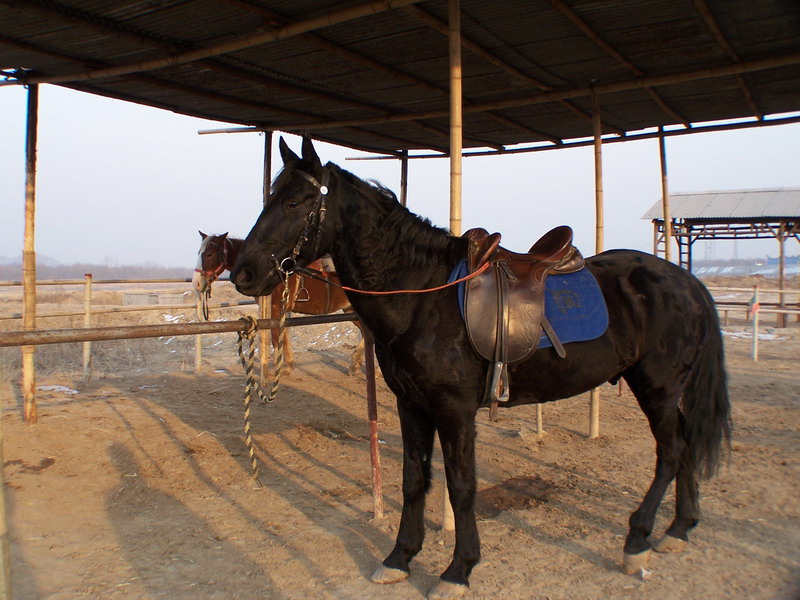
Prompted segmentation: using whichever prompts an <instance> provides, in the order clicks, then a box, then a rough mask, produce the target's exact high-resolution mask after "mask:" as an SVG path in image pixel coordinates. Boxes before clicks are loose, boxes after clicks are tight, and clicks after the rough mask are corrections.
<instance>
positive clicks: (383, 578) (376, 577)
mask: <svg viewBox="0 0 800 600" xmlns="http://www.w3.org/2000/svg"><path fill="white" fill-rule="evenodd" d="M407 578H408V571H403V570H402V569H394V568H392V567H387V566H386V565H381V566H380V567H378V568H377V569H375V572H374V573H373V574H372V577H370V578H369V580H370V581H371V582H372V583H397V582H398V581H403V580H404V579H407Z"/></svg>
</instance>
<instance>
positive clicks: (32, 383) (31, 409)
mask: <svg viewBox="0 0 800 600" xmlns="http://www.w3.org/2000/svg"><path fill="white" fill-rule="evenodd" d="M38 121H39V86H38V85H31V86H30V87H29V88H28V125H27V132H26V138H25V240H24V247H23V251H22V282H23V283H22V294H23V316H22V326H23V328H24V329H25V330H26V331H32V330H34V329H36V252H35V244H34V240H35V232H36V226H35V225H36V151H37V130H38ZM34 351H35V349H34V347H33V346H25V347H23V348H22V396H23V402H24V418H25V421H26V422H27V423H36V421H37V419H38V415H37V413H36V395H35V394H36V370H35V369H36V368H35V365H34Z"/></svg>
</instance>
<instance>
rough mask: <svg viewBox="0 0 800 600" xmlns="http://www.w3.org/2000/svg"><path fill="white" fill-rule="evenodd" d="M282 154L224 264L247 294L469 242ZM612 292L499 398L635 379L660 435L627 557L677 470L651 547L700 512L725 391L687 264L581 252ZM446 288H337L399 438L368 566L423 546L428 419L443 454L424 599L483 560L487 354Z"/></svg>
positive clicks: (410, 260) (385, 573)
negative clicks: (562, 350)
mask: <svg viewBox="0 0 800 600" xmlns="http://www.w3.org/2000/svg"><path fill="white" fill-rule="evenodd" d="M280 148H281V156H282V158H283V162H284V167H283V170H282V171H281V173H280V174H279V175H278V177H277V178H276V180H275V184H274V188H273V192H272V194H271V196H270V198H269V200H268V202H267V205H266V207H265V208H264V211H263V213H262V214H261V216H260V217H259V218H258V221H256V224H255V225H254V227H253V229H252V231H251V232H250V234H249V235H248V236H247V239H246V241H245V245H244V247H243V248H242V251H241V253H240V254H239V258H238V260H237V263H236V266H235V268H234V270H233V273H232V276H231V279H232V280H233V281H234V282H235V284H236V287H237V289H238V290H239V291H240V292H241V293H243V294H248V295H251V296H263V295H268V294H269V293H270V292H271V291H272V289H273V288H274V287H275V286H276V285H277V284H278V283H280V281H281V278H282V271H291V270H292V269H294V268H299V267H302V266H303V265H306V264H308V263H310V262H311V261H313V260H314V259H316V258H318V257H320V256H322V255H323V254H326V253H328V254H330V255H331V256H332V257H333V260H334V262H335V263H336V268H337V271H338V273H339V276H340V278H341V281H342V283H343V284H344V285H346V286H349V287H351V288H356V289H359V290H370V291H390V290H401V289H423V288H431V287H436V286H439V285H441V284H443V283H444V282H446V281H447V279H448V275H449V274H450V272H451V271H452V270H453V268H454V266H455V265H456V264H457V263H458V262H459V261H461V260H462V259H463V258H464V257H465V255H466V252H467V242H466V240H464V239H462V238H459V237H453V236H451V235H449V234H448V232H446V231H445V230H443V229H439V228H436V227H434V226H433V225H431V224H430V223H429V222H428V221H425V220H423V219H421V218H419V217H417V216H416V215H414V214H412V213H411V212H409V211H408V210H407V209H406V208H404V207H403V206H401V205H400V204H399V203H398V202H397V199H396V198H395V196H394V194H392V193H391V192H389V191H388V190H386V189H384V188H382V187H380V186H377V185H376V184H371V183H367V182H364V181H362V180H360V179H358V178H357V177H355V176H354V175H352V174H351V173H348V172H347V171H344V170H343V169H341V168H339V167H338V166H336V165H334V164H331V163H328V164H327V165H324V166H323V165H322V163H321V162H320V160H319V157H318V156H317V154H316V151H315V150H314V147H313V145H312V143H311V141H310V140H309V139H305V140H304V141H303V150H302V158H301V157H298V156H297V155H296V154H295V153H294V152H292V151H291V150H290V149H289V148H288V147H287V145H286V144H285V142H284V141H283V140H282V139H281V144H280ZM586 266H587V267H588V269H589V270H590V271H591V273H592V274H593V275H594V276H595V278H596V279H597V281H598V283H599V285H600V288H601V289H602V292H603V295H604V297H605V300H606V304H607V305H608V310H609V326H608V329H607V331H606V332H605V334H603V335H602V337H600V338H598V339H596V340H593V341H588V342H577V343H572V344H567V345H566V350H567V354H566V358H559V357H558V356H557V355H556V353H555V352H554V351H553V349H552V348H542V349H539V350H537V351H536V352H534V353H533V355H532V357H531V358H530V359H528V360H525V361H524V362H521V363H518V364H516V365H513V366H512V367H511V368H510V391H511V397H510V400H509V401H508V402H507V403H505V405H506V406H513V405H519V404H529V403H541V402H550V401H552V400H558V399H561V398H568V397H570V396H574V395H576V394H580V393H582V392H585V391H587V390H590V389H592V388H594V387H596V386H598V385H600V384H602V383H604V382H606V381H610V382H616V381H617V380H619V379H620V378H623V379H625V381H626V382H627V383H628V385H629V386H630V388H631V390H632V391H633V393H634V394H635V396H636V398H637V400H638V402H639V406H640V407H641V409H642V411H644V413H645V415H646V416H647V419H648V421H649V424H650V429H651V431H652V433H653V436H654V437H655V440H656V444H657V446H656V466H655V477H654V479H653V482H652V484H651V485H650V488H649V489H648V491H647V494H646V495H645V497H644V500H643V501H642V503H641V505H640V506H639V508H638V509H637V510H636V511H635V512H634V513H633V514H632V515H631V516H630V519H629V526H630V527H629V532H628V536H627V539H626V541H625V547H624V552H625V556H624V558H625V561H624V568H625V570H626V572H629V573H634V572H638V571H639V570H640V569H641V568H643V566H644V565H645V564H646V563H645V562H644V561H645V560H646V558H647V557H648V555H649V553H650V550H651V543H650V541H649V540H648V537H649V536H650V533H651V531H652V529H653V523H654V520H655V515H656V510H657V508H658V506H659V504H660V502H661V500H662V498H663V496H664V493H665V491H666V489H667V487H668V485H669V484H670V482H672V481H673V479H676V481H677V483H676V510H675V512H676V514H675V519H674V521H673V522H672V524H671V525H670V526H669V528H668V529H667V531H666V535H665V536H664V538H662V540H660V541H659V543H658V544H657V547H656V550H662V551H673V552H674V551H679V550H681V549H682V548H683V546H684V545H685V544H686V542H687V540H688V531H689V529H691V528H693V527H694V526H695V525H697V523H698V519H699V515H700V509H699V486H698V480H699V479H700V478H708V477H711V476H712V475H713V474H714V473H715V471H716V470H717V467H718V465H719V463H720V459H721V458H722V454H723V450H724V444H725V443H727V444H729V443H730V433H731V421H730V404H729V401H728V393H727V386H726V376H725V371H724V365H723V345H722V337H721V335H720V330H719V322H718V319H717V313H716V310H715V308H714V304H713V301H712V299H711V297H710V295H709V294H708V292H707V291H706V289H705V287H704V286H703V285H702V284H701V283H700V282H699V281H698V280H697V279H695V278H694V277H693V276H692V275H691V274H690V273H688V272H686V271H685V270H683V269H681V268H679V267H677V266H675V265H673V264H671V263H669V262H666V261H664V260H661V259H659V258H656V257H653V256H651V255H648V254H644V253H641V252H636V251H632V250H612V251H609V252H604V253H602V254H599V255H597V256H594V257H591V258H588V259H587V260H586ZM456 294H457V293H456V290H455V288H453V287H449V288H445V289H442V290H439V291H435V292H431V293H425V294H407V293H406V294H393V295H367V294H363V293H358V292H354V291H351V292H348V295H349V298H350V302H351V303H352V305H353V308H354V309H355V311H356V313H357V314H358V316H359V318H360V319H361V320H362V322H363V323H364V324H365V325H366V326H367V328H368V330H369V331H370V332H371V334H372V336H373V337H374V340H375V348H376V353H377V357H378V361H379V363H380V366H381V369H382V371H383V375H384V377H385V379H386V382H387V384H388V385H389V386H390V387H391V389H392V391H393V392H394V393H395V394H396V396H397V410H398V413H399V416H400V422H401V429H402V438H403V511H402V517H401V521H400V527H399V530H398V533H397V540H396V543H395V547H394V549H393V550H392V552H391V553H390V554H389V556H388V557H387V558H386V559H385V560H384V561H383V564H382V565H381V566H380V567H379V568H378V570H377V571H376V572H375V574H374V575H373V576H372V580H373V581H375V582H379V583H393V582H396V581H400V580H402V579H403V578H405V577H407V576H408V572H409V562H410V561H411V559H412V558H413V557H414V556H415V555H416V554H417V552H419V550H420V549H421V547H422V542H423V537H424V526H423V506H424V502H425V492H426V491H427V490H428V487H429V484H430V476H431V452H432V446H433V437H434V433H435V432H438V434H439V439H440V440H441V444H442V452H443V455H444V463H445V472H446V476H447V485H448V489H449V494H450V501H451V504H452V505H453V509H454V513H455V523H456V544H455V550H454V554H453V560H452V562H451V563H450V566H449V567H448V568H447V569H446V570H445V571H444V573H442V575H441V578H440V580H439V583H438V584H437V585H436V586H435V587H434V588H433V589H432V590H431V591H430V592H429V595H428V597H429V598H455V597H458V596H460V595H461V594H462V593H463V592H464V591H465V590H466V586H467V585H468V578H469V575H470V572H471V570H472V568H473V567H474V566H475V564H476V563H477V562H478V560H479V559H480V542H479V539H478V530H477V526H476V523H475V508H474V505H475V490H476V479H475V416H476V413H477V411H478V408H479V407H480V405H481V402H482V400H483V397H484V388H485V380H486V373H487V368H488V365H487V362H486V361H485V360H484V359H482V358H481V357H480V356H479V355H478V354H476V353H475V351H474V350H473V348H472V347H471V345H470V342H469V339H468V336H467V331H466V329H465V325H464V321H463V319H462V316H461V314H460V311H459V307H458V303H457V299H456Z"/></svg>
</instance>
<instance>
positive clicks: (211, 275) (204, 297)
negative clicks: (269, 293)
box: [195, 237, 233, 321]
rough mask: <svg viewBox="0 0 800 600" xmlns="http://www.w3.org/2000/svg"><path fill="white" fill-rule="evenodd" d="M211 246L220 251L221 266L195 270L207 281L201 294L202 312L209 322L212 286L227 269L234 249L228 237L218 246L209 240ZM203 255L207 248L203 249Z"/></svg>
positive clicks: (201, 263)
mask: <svg viewBox="0 0 800 600" xmlns="http://www.w3.org/2000/svg"><path fill="white" fill-rule="evenodd" d="M208 243H209V244H212V243H213V244H214V245H216V246H217V247H218V248H219V250H218V253H219V265H217V267H216V268H215V269H203V268H195V272H196V273H200V275H202V276H203V277H205V279H206V289H205V290H204V291H203V292H201V294H200V311H201V313H202V315H203V320H205V321H208V300H209V298H210V297H211V284H212V283H214V282H215V281H216V280H217V279H219V276H220V275H222V273H223V271H225V269H226V268H227V267H226V266H225V265H226V264H227V263H228V250H232V249H233V242H232V241H230V240H229V239H228V238H227V237H225V238H223V240H222V244H217V243H216V242H212V241H210V240H209V242H208ZM200 251H201V253H202V252H204V251H205V248H201V250H200ZM200 266H201V267H202V266H203V257H202V255H201V256H200Z"/></svg>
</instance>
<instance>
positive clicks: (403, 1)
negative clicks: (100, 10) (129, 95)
mask: <svg viewBox="0 0 800 600" xmlns="http://www.w3.org/2000/svg"><path fill="white" fill-rule="evenodd" d="M420 1H421V0H372V1H371V2H367V3H365V4H359V5H356V6H353V7H350V8H345V9H340V10H334V11H332V12H329V13H325V14H323V15H320V16H318V17H313V18H311V19H306V20H304V21H298V22H297V23H292V24H289V25H285V26H283V27H275V28H271V29H269V30H268V31H265V32H263V33H257V34H253V35H248V36H244V37H242V38H237V39H235V40H232V41H229V42H224V43H222V44H215V45H213V46H207V47H205V48H198V49H196V50H190V51H188V52H182V53H180V54H175V55H173V56H167V57H164V58H158V59H154V60H146V61H140V62H135V63H130V64H126V65H118V66H114V67H107V68H104V69H96V70H92V71H88V72H77V73H68V74H66V75H49V76H43V77H41V78H38V80H37V81H36V82H33V81H30V83H68V82H78V81H91V80H95V79H106V78H109V77H119V76H121V75H130V74H132V73H142V72H145V71H152V70H155V69H161V68H164V67H172V66H175V65H183V64H186V63H191V62H196V61H198V60H202V59H205V58H211V57H215V56H220V55H223V54H230V53H232V52H238V51H239V50H246V49H248V48H255V47H256V46H261V45H263V44H267V43H270V42H274V41H277V40H285V39H288V38H291V37H294V36H297V35H300V34H302V33H307V32H309V31H313V30H314V29H319V28H320V27H328V26H331V25H338V24H340V23H346V22H347V21H352V20H353V19H359V18H361V17H366V16H368V15H373V14H377V13H381V12H385V11H387V10H392V9H395V8H401V7H403V6H407V5H409V4H414V3H416V2H420Z"/></svg>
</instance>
